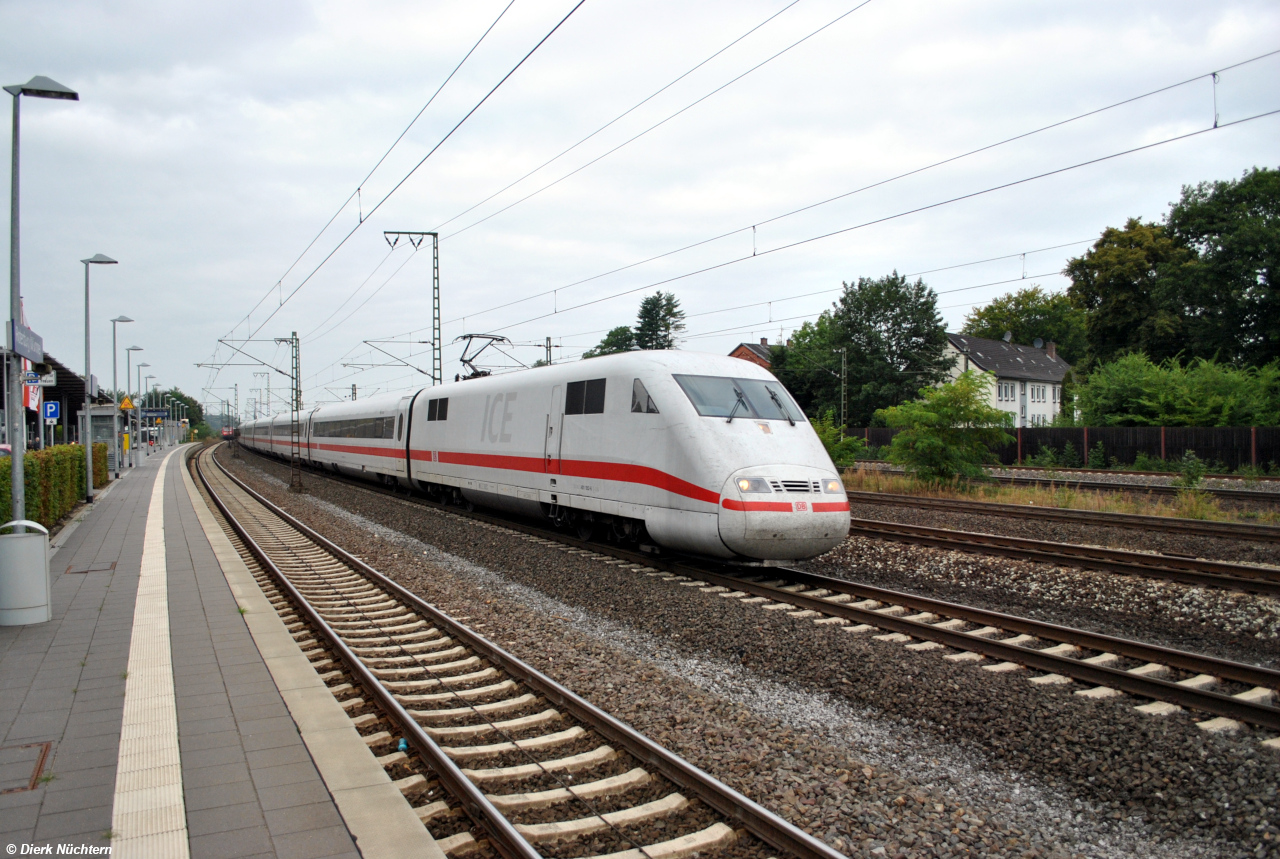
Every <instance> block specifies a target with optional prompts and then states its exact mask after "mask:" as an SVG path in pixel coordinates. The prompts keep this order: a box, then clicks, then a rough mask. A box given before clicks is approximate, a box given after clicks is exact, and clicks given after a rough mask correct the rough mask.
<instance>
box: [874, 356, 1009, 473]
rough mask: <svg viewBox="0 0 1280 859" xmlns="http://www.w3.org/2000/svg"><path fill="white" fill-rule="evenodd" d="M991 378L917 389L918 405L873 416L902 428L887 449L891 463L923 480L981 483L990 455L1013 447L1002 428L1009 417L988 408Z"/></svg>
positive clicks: (966, 376) (973, 375)
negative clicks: (957, 479)
mask: <svg viewBox="0 0 1280 859" xmlns="http://www.w3.org/2000/svg"><path fill="white" fill-rule="evenodd" d="M994 384H995V377H994V376H992V375H991V374H989V373H978V372H977V371H975V370H966V371H965V372H963V373H961V374H960V375H959V376H957V377H956V379H955V381H953V382H948V383H947V384H944V385H939V386H938V387H936V388H921V389H920V399H918V400H915V401H913V402H909V403H903V404H902V405H900V406H892V407H890V408H887V409H881V410H880V411H878V412H877V413H876V415H877V417H879V418H881V419H882V420H883V421H884V422H885V424H886V425H888V426H891V427H898V428H900V432H898V433H897V434H896V435H894V437H893V441H892V442H891V443H890V445H889V457H888V458H889V461H890V462H893V463H896V464H898V465H901V466H903V467H904V468H906V470H907V471H909V472H911V473H912V474H914V475H916V476H917V477H919V478H921V479H923V480H929V481H941V480H950V479H952V478H954V477H957V476H960V477H981V476H982V474H983V469H982V466H983V464H984V463H987V462H992V461H994V460H995V458H996V457H995V454H994V453H993V452H992V449H993V448H994V447H996V446H997V445H1006V444H1011V443H1012V442H1013V441H1014V438H1013V436H1011V435H1009V434H1008V433H1007V432H1005V431H1004V430H1003V429H1002V427H1004V426H1006V425H1007V424H1008V421H1009V420H1010V417H1011V416H1010V415H1009V414H1008V413H1007V412H1004V411H1002V410H1000V409H997V408H995V407H993V406H992V405H990V401H991V387H992V385H994Z"/></svg>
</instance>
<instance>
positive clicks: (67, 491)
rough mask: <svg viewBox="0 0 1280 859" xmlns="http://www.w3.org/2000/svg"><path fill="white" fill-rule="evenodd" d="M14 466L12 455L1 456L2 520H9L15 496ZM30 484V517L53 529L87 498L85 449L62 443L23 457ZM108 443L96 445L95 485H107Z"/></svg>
mask: <svg viewBox="0 0 1280 859" xmlns="http://www.w3.org/2000/svg"><path fill="white" fill-rule="evenodd" d="M12 473H13V471H12V468H11V467H10V465H9V459H8V457H0V516H3V517H4V518H3V519H0V522H7V521H9V515H10V511H11V509H12V506H11V505H12V503H13V502H12V499H11V496H10V493H9V486H10V481H11V477H12ZM23 473H24V475H25V483H26V489H27V493H26V500H27V505H26V506H27V518H28V519H32V520H34V521H36V522H39V523H40V524H41V525H43V526H45V527H46V528H52V527H53V526H54V525H55V524H56V523H57V522H58V520H59V519H61V518H62V517H63V516H66V515H67V514H68V513H70V512H71V509H72V508H73V507H75V506H76V504H77V503H78V502H79V501H80V500H81V499H83V498H84V448H82V447H81V446H80V445H78V444H59V445H54V446H53V447H49V448H45V449H44V450H29V451H27V454H26V458H25V459H24V460H23ZM107 475H108V473H107V445H106V443H105V442H98V443H97V444H95V445H94V446H93V486H94V488H95V489H100V488H102V487H103V486H106V485H107V483H108V481H109V478H108V476H107Z"/></svg>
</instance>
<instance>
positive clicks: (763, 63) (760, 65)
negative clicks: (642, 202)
mask: <svg viewBox="0 0 1280 859" xmlns="http://www.w3.org/2000/svg"><path fill="white" fill-rule="evenodd" d="M870 2H871V0H862V2H861V3H858V4H857V5H856V6H854V7H853V8H852V9H850V10H849V11H848V12H845V13H844V14H842V15H839V16H837V17H836V18H834V19H832V20H831V21H828V22H827V23H826V24H823V25H822V26H821V27H819V28H818V29H816V30H814V31H813V32H812V33H810V34H809V35H807V36H805V37H804V38H802V39H800V40H798V41H796V42H793V43H791V44H790V45H788V46H787V47H785V48H783V49H782V50H781V51H778V52H777V53H776V54H774V55H773V56H771V57H769V58H768V59H766V60H763V61H761V62H759V63H757V64H756V65H754V66H752V67H751V68H749V69H747V70H746V71H745V72H743V73H742V74H740V75H738V76H737V77H735V78H733V79H731V80H729V81H727V82H726V83H723V84H721V85H720V86H718V87H716V88H715V89H713V90H712V91H711V92H709V93H707V94H706V95H704V96H702V97H701V98H699V99H697V100H696V101H694V102H693V103H691V104H688V105H685V106H684V107H682V108H680V109H679V110H677V111H676V112H675V113H673V114H671V115H670V116H668V117H667V118H666V119H663V120H660V121H659V122H657V123H655V124H653V125H651V126H649V127H648V128H646V129H645V130H644V131H642V132H640V133H639V134H637V135H635V136H634V137H630V138H628V139H627V140H624V141H623V142H622V143H619V144H618V145H617V146H615V147H613V148H612V149H610V150H608V151H607V152H605V153H604V154H602V155H599V156H597V157H595V158H592V159H591V160H590V161H588V162H587V163H586V164H583V165H582V166H581V167H576V168H574V169H573V170H570V171H569V172H568V173H566V174H564V175H563V176H561V177H560V178H559V179H556V180H555V181H553V182H550V183H548V184H546V185H543V186H542V187H541V188H539V189H538V190H536V191H533V192H531V193H529V194H526V195H525V196H523V197H521V198H520V199H519V200H516V201H515V202H513V203H509V204H508V205H506V206H503V207H502V208H501V209H498V210H497V211H496V212H491V213H490V214H488V215H485V216H484V217H483V218H481V219H480V220H478V221H474V222H472V223H470V224H468V225H467V226H465V227H463V228H462V229H460V230H455V231H454V232H452V233H450V234H449V235H447V236H445V237H444V238H446V239H451V238H453V237H455V236H458V235H461V234H462V233H465V232H466V231H467V230H469V229H471V228H472V227H476V226H479V225H480V224H483V223H484V222H485V221H487V220H489V219H490V218H495V217H497V216H498V215H501V214H502V213H503V212H506V211H508V210H509V209H512V208H514V207H515V206H518V205H520V204H521V203H523V202H525V201H526V200H530V199H532V198H534V197H536V196H538V195H539V194H541V193H542V192H543V191H546V190H547V189H549V188H553V187H555V186H556V185H559V184H560V183H561V182H563V181H564V180H566V179H568V178H569V177H571V176H575V175H577V174H578V173H581V172H582V171H583V170H586V169H587V168H588V167H590V166H591V165H593V164H596V163H597V162H599V161H602V160H604V159H605V158H608V157H609V156H610V155H612V154H613V153H615V152H617V151H618V150H620V149H622V148H624V147H626V146H629V145H631V144H632V143H634V142H635V141H637V140H639V139H640V138H641V137H644V136H645V135H646V134H648V133H649V132H651V131H654V130H655V129H658V128H660V127H662V126H663V125H666V124H667V123H668V122H670V121H671V120H673V119H675V118H676V117H677V116H680V115H681V114H682V113H685V112H686V111H689V110H692V109H693V108H695V107H697V106H698V105H700V104H702V103H703V102H704V101H706V100H707V99H709V98H711V97H712V96H713V95H715V94H716V93H718V92H720V91H722V90H724V89H727V88H728V87H730V86H733V85H734V84H735V83H737V82H738V81H740V80H742V79H743V78H745V77H746V76H747V75H749V74H751V73H752V72H754V71H756V70H757V69H760V68H763V67H764V66H766V65H768V64H769V63H771V62H773V61H774V60H776V59H777V58H778V57H780V56H782V55H783V54H785V53H787V52H788V51H790V50H791V49H792V48H795V47H798V46H800V45H802V44H803V43H805V42H807V41H809V40H810V39H812V38H813V37H814V36H816V35H818V34H819V33H821V32H822V31H823V30H826V29H827V28H829V27H833V26H835V25H836V24H838V23H839V22H841V21H843V20H844V19H845V18H848V17H849V16H850V15H852V14H853V13H854V12H857V11H858V10H859V9H861V8H862V7H863V6H866V5H867V4H868V3H870ZM783 11H786V10H783Z"/></svg>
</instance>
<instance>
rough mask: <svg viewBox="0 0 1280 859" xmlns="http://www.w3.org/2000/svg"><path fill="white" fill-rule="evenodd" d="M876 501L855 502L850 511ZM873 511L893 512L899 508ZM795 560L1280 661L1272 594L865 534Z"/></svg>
mask: <svg viewBox="0 0 1280 859" xmlns="http://www.w3.org/2000/svg"><path fill="white" fill-rule="evenodd" d="M876 508H877V505H871V504H868V505H859V506H858V508H857V509H855V511H854V515H857V516H862V515H864V514H870V513H873V512H875V509H876ZM879 509H880V510H881V511H885V510H889V511H894V512H895V513H896V511H898V510H899V509H900V508H896V507H895V508H879ZM910 512H911V513H912V514H920V513H922V512H923V511H910ZM944 515H947V516H948V517H949V516H950V514H944ZM868 518H870V516H869V515H868ZM878 518H881V519H884V520H889V521H898V522H910V523H912V524H934V523H933V522H929V521H918V522H917V518H916V516H915V515H910V516H903V517H897V516H891V517H889V516H884V515H883V513H882V515H881V516H880V517H878ZM920 518H921V520H923V518H924V517H920ZM991 521H992V522H995V521H996V520H995V519H992V520H991ZM1000 521H1005V522H1008V521H1016V522H1023V521H1024V520H1008V519H1004V520H1000ZM953 524H954V523H953ZM1046 524H1049V523H1046ZM942 526H943V527H945V526H946V525H945V523H944V524H943V525H942ZM984 530H985V531H987V532H988V533H1005V532H1004V531H1003V529H993V528H991V527H987V528H985V529H984ZM1014 536H1023V535H1022V534H1016V535H1014ZM1097 542H1100V541H1097ZM803 566H804V567H805V568H807V569H811V570H813V571H814V572H821V573H825V574H827V575H834V576H839V577H841V578H847V579H850V580H852V581H859V582H865V583H866V584H871V585H876V586H878V587H884V588H891V589H894V590H903V591H909V592H911V593H915V594H920V595H921V596H929V597H933V598H936V599H942V600H948V601H950V602H960V603H966V604H968V605H976V606H980V607H982V608H985V609H990V610H993V611H1001V612H1005V613H1007V614H1018V615H1024V616H1026V617H1032V618H1035V619H1037V620H1045V621H1050V622H1052V623H1059V624H1063V625H1065V626H1077V627H1081V628H1083V629H1088V630H1092V631H1094V632H1102V633H1105V634H1107V635H1117V636H1121V637H1123V638H1136V639H1141V640H1142V641H1147V642H1151V643H1153V644H1162V645H1164V646H1166V647H1176V648H1178V649H1180V650H1191V651H1195V652H1198V653H1207V654H1209V655H1211V656H1218V657H1221V658H1223V659H1233V660H1236V661H1239V662H1252V663H1255V664H1258V665H1267V666H1269V667H1272V668H1280V600H1276V599H1274V598H1271V597H1265V596H1258V595H1255V594H1244V593H1239V592H1236V591H1229V590H1224V589H1220V588H1198V587H1191V586H1189V585H1183V584H1178V583H1176V582H1165V581H1161V580H1159V579H1148V578H1142V577H1140V576H1123V575H1119V574H1117V573H1108V572H1099V571H1094V570H1079V569H1073V568H1068V567H1056V566H1053V565H1051V564H1038V563H1033V562H1030V561H1018V560H1013V559H1010V558H999V557H995V556H991V555H979V554H968V553H964V552H953V551H949V550H946V549H937V548H933V547H930V546H913V545H910V544H906V543H893V542H889V541H887V540H875V539H871V538H866V537H850V538H849V539H848V540H846V541H845V542H844V543H843V544H842V545H841V546H839V547H837V548H836V549H835V550H834V551H832V552H830V553H828V554H826V555H824V556H822V557H821V558H817V559H814V560H813V561H810V562H809V563H808V564H805V565H803Z"/></svg>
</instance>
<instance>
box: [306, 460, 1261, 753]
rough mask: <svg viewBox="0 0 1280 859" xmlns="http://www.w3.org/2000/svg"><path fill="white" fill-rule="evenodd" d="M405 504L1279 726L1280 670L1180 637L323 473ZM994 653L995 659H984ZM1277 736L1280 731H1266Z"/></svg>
mask: <svg viewBox="0 0 1280 859" xmlns="http://www.w3.org/2000/svg"><path fill="white" fill-rule="evenodd" d="M320 476H323V477H324V478H325V479H330V480H337V481H338V482H341V483H344V484H346V485H348V486H351V487H354V488H357V489H360V490H363V491H366V492H369V493H372V494H377V495H384V496H390V497H391V498H394V499H395V500H396V501H397V502H398V503H401V504H408V505H413V506H420V507H424V508H428V509H432V510H437V511H439V512H442V513H445V514H446V515H453V516H458V517H461V518H465V519H470V520H473V521H477V522H480V523H482V524H484V525H485V526H487V527H491V528H496V529H498V530H501V531H505V532H507V533H511V534H514V535H517V536H522V537H524V538H526V539H531V540H534V541H537V542H540V543H543V544H545V545H553V546H556V547H559V548H561V549H563V550H564V551H573V552H579V553H583V554H585V555H588V556H595V557H598V558H600V559H602V560H604V561H605V562H606V563H612V564H614V565H616V566H619V567H620V568H622V569H628V570H631V571H633V572H635V573H636V574H637V575H648V576H659V577H663V578H665V579H667V580H669V581H671V582H673V583H674V584H676V585H678V586H685V587H691V588H698V589H700V590H703V591H705V592H707V593H716V594H718V595H719V596H720V597H722V598H729V599H739V600H744V601H746V602H747V603H748V604H752V605H756V606H757V607H759V608H760V609H761V610H766V611H785V612H787V613H788V614H790V615H791V616H793V617H798V618H808V619H811V620H812V621H813V622H815V623H820V624H831V625H833V626H834V625H839V626H842V627H843V628H845V629H846V630H847V631H848V632H849V633H850V634H868V635H870V634H873V633H874V634H876V635H877V637H879V638H880V639H882V640H884V641H886V642H889V643H897V644H902V645H904V646H906V647H908V648H910V649H911V650H913V651H938V652H939V653H940V655H942V656H943V657H944V658H949V659H951V660H952V661H955V662H960V663H974V664H975V666H976V667H978V668H979V669H980V670H989V671H995V672H999V673H1003V672H1009V671H1020V670H1030V671H1037V672H1043V673H1041V674H1039V675H1038V676H1035V677H1030V678H1029V679H1030V682H1032V683H1035V684H1037V685H1046V686H1057V685H1066V684H1070V683H1080V684H1083V685H1084V686H1085V687H1087V688H1082V689H1079V690H1076V692H1077V694H1080V695H1081V696H1083V697H1087V698H1108V697H1115V696H1117V695H1123V694H1129V695H1133V696H1137V697H1140V698H1143V699H1147V702H1148V703H1142V704H1139V705H1137V706H1138V707H1139V709H1141V710H1142V711H1143V712H1146V713H1149V714H1152V715H1164V714H1168V713H1172V712H1176V711H1177V709H1178V708H1186V709H1188V710H1193V711H1197V712H1200V713H1207V714H1209V715H1211V716H1212V717H1214V718H1212V719H1208V720H1205V721H1203V722H1201V723H1200V724H1201V725H1202V727H1204V728H1205V729H1206V730H1210V731H1213V730H1232V729H1233V728H1235V727H1237V726H1238V723H1247V724H1251V725H1256V726H1258V727H1262V728H1266V729H1268V730H1272V731H1278V732H1280V709H1277V708H1276V707H1275V706H1273V705H1272V702H1273V700H1274V699H1275V696H1276V694H1277V692H1278V691H1280V671H1276V670H1274V669H1270V668H1262V667H1258V666H1254V665H1249V664H1246V663H1239V662H1233V661H1230V660H1225V659H1218V658H1215V657H1211V656H1204V655H1201V654H1195V653H1189V652H1186V651H1180V650H1176V649H1173V648H1167V647H1161V646H1158V645H1152V644H1146V643H1143V642H1138V641H1131V640H1128V639H1123V638H1118V637H1114V636H1108V635H1102V634H1099V633H1093V632H1089V631H1087V630H1081V629H1075V628H1071V627H1064V626H1059V625H1056V624H1051V623H1046V622H1042V621H1037V620H1033V619H1030V618H1024V617H1017V616H1014V615H1006V614H1002V613H999V612H992V611H988V610H986V609H981V608H977V607H974V606H967V605H961V604H957V603H948V602H944V601H941V600H934V599H930V598H927V597H920V596H915V595H912V594H906V593H900V592H897V591H891V590H886V589H884V588H876V587H872V586H870V585H862V584H858V583H854V582H849V581H846V580H844V579H837V578H834V577H830V576H823V575H819V574H816V573H810V572H807V571H804V570H798V569H791V568H784V567H768V568H758V567H754V568H752V567H748V568H743V567H734V566H731V565H724V564H709V563H705V562H693V561H688V560H684V559H679V558H667V557H661V556H654V555H651V554H646V553H641V552H634V551H630V550H627V549H622V548H619V547H617V546H613V545H608V544H601V543H595V542H591V541H586V540H580V539H578V538H576V537H570V536H568V535H566V534H563V533H560V532H557V531H553V530H551V529H547V528H542V527H538V526H537V525H534V524H530V523H529V522H526V521H523V520H511V519H508V518H506V517H502V516H499V515H494V514H490V513H482V512H478V511H463V510H461V509H460V508H456V507H447V506H445V505H441V504H437V503H434V502H431V501H427V500H424V499H421V498H417V497H409V498H406V497H405V495H404V494H403V493H397V492H394V491H391V490H387V489H383V488H380V487H377V486H374V485H371V484H367V483H363V482H357V481H355V480H350V479H347V478H343V477H340V476H334V475H330V474H327V473H326V474H323V475H320ZM987 659H991V660H993V661H992V662H990V663H988V662H986V660H987ZM1268 742H1269V743H1272V744H1277V745H1280V740H1270V741H1268Z"/></svg>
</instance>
